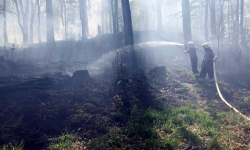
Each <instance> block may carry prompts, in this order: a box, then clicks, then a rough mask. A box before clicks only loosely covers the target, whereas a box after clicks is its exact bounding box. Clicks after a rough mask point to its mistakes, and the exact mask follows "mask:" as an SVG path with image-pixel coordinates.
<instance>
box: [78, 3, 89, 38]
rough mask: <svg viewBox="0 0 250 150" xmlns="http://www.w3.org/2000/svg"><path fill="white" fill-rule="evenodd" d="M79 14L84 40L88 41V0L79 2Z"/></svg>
mask: <svg viewBox="0 0 250 150" xmlns="http://www.w3.org/2000/svg"><path fill="white" fill-rule="evenodd" d="M79 12H80V19H81V23H82V40H83V41H84V40H86V39H87V33H88V32H87V24H88V18H87V17H88V16H87V3H86V0H79Z"/></svg>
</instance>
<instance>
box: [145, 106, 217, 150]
mask: <svg viewBox="0 0 250 150" xmlns="http://www.w3.org/2000/svg"><path fill="white" fill-rule="evenodd" d="M150 112H151V114H152V117H153V118H154V120H155V123H156V128H160V130H161V131H162V132H163V133H164V134H167V135H168V136H161V137H162V138H163V141H164V142H166V143H165V144H166V145H170V146H171V147H172V148H174V149H179V148H180V146H181V145H179V144H178V143H181V142H184V139H185V141H188V142H189V143H193V144H200V143H202V140H201V139H200V136H203V135H206V136H210V137H211V139H212V138H213V137H214V136H216V135H218V133H219V132H218V131H219V126H220V124H219V121H217V120H215V119H213V117H212V116H210V114H209V113H207V112H205V111H203V110H202V109H199V108H197V107H195V106H192V105H187V106H184V107H181V108H174V107H172V106H167V107H166V108H165V110H164V111H162V112H161V111H155V110H150ZM194 127H195V129H196V130H195V131H196V132H193V131H191V130H192V129H193V128H194Z"/></svg>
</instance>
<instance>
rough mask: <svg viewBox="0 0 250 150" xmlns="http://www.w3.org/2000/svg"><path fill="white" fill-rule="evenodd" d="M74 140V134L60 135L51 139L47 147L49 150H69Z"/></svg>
mask: <svg viewBox="0 0 250 150" xmlns="http://www.w3.org/2000/svg"><path fill="white" fill-rule="evenodd" d="M75 140H76V135H74V134H69V133H66V134H62V136H60V137H58V138H55V139H53V141H52V143H51V144H50V145H49V149H50V150H62V149H70V148H71V147H72V144H73V143H74V141H75Z"/></svg>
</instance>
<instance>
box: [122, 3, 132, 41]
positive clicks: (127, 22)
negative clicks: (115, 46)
mask: <svg viewBox="0 0 250 150" xmlns="http://www.w3.org/2000/svg"><path fill="white" fill-rule="evenodd" d="M121 1H122V11H123V22H124V32H125V45H126V46H127V45H134V36H133V26H132V18H131V10H130V5H129V0H121Z"/></svg>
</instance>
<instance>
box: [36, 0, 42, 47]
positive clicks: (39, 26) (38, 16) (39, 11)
mask: <svg viewBox="0 0 250 150" xmlns="http://www.w3.org/2000/svg"><path fill="white" fill-rule="evenodd" d="M36 5H37V36H38V41H39V43H41V42H42V38H41V8H40V0H36Z"/></svg>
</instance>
